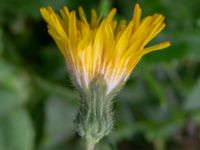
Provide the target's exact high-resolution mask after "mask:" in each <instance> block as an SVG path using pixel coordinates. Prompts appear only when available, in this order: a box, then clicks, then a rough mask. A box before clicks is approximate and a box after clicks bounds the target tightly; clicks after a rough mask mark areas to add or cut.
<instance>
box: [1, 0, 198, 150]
mask: <svg viewBox="0 0 200 150" xmlns="http://www.w3.org/2000/svg"><path fill="white" fill-rule="evenodd" d="M136 2H138V3H140V5H141V7H142V8H143V16H146V15H150V14H153V13H155V12H159V13H162V14H163V15H164V16H166V23H167V27H166V29H165V30H164V32H162V34H160V35H159V36H158V37H157V38H156V39H155V40H154V41H153V42H152V43H156V42H160V41H164V40H170V41H171V43H172V46H171V47H169V48H167V49H165V50H162V51H157V52H154V53H151V54H148V55H147V56H145V57H144V58H143V59H142V61H141V62H140V63H139V65H138V66H137V67H136V69H135V70H134V71H133V73H132V75H131V77H130V79H129V81H128V82H127V84H126V86H125V87H124V89H123V90H122V91H121V93H120V94H119V96H118V97H116V98H115V104H114V112H115V127H114V129H113V132H112V133H111V134H110V135H109V136H107V137H106V138H104V139H103V140H102V141H101V142H100V143H99V144H98V145H97V150H98V149H99V150H199V149H200V144H199V141H200V136H199V135H200V126H199V125H200V1H199V0H138V1H136V0H134V1H131V0H115V1H114V0H113V1H108V0H99V1H95V0H81V1H79V0H29V1H28V0H0V150H83V149H84V148H83V142H82V141H81V140H80V137H79V136H78V135H77V134H76V132H75V129H74V126H73V120H74V118H75V116H76V113H77V109H78V100H79V98H78V94H77V92H76V90H75V89H74V88H73V86H72V84H71V81H70V80H69V77H68V74H67V70H66V66H65V62H64V59H63V57H62V56H61V54H60V52H59V51H58V48H57V47H56V45H55V43H54V41H53V40H52V39H51V37H50V36H49V35H48V33H47V28H46V23H45V22H44V21H43V20H42V18H41V16H40V14H39V8H40V7H42V6H48V5H50V6H53V8H54V9H56V10H59V9H60V8H61V7H62V6H63V5H68V7H69V8H70V9H77V8H78V6H80V5H81V6H83V7H84V9H85V10H86V12H87V16H89V13H90V9H91V8H95V9H97V10H98V12H103V15H104V16H105V15H106V14H107V12H108V11H109V10H110V9H111V8H112V7H116V8H117V9H118V14H117V16H116V19H120V18H126V19H130V17H131V15H132V9H133V6H134V4H136Z"/></svg>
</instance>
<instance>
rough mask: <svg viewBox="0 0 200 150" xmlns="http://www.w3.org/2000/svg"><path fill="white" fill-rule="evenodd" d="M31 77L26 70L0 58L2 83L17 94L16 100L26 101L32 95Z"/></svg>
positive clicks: (0, 81) (0, 78) (0, 79)
mask: <svg viewBox="0 0 200 150" xmlns="http://www.w3.org/2000/svg"><path fill="white" fill-rule="evenodd" d="M29 81H30V79H29V76H28V74H26V72H24V71H22V70H21V69H18V68H16V67H15V66H12V65H11V64H9V63H7V62H6V61H4V60H2V59H1V60H0V84H1V86H3V87H4V88H6V89H8V90H9V91H11V92H13V93H14V94H16V100H18V101H19V102H20V103H24V102H25V101H27V100H28V97H29V96H30V92H31V87H30V82H29Z"/></svg>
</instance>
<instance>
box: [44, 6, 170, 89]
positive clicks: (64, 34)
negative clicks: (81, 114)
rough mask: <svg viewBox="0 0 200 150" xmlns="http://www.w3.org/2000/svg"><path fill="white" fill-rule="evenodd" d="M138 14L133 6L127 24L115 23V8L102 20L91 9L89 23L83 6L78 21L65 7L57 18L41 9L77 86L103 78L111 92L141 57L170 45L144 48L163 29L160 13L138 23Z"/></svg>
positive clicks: (52, 13)
mask: <svg viewBox="0 0 200 150" xmlns="http://www.w3.org/2000/svg"><path fill="white" fill-rule="evenodd" d="M141 12H142V11H141V8H140V6H139V4H136V6H135V9H134V13H133V17H132V19H131V20H130V22H129V23H128V24H126V21H125V20H122V21H121V22H120V23H118V22H117V21H116V20H114V19H113V17H114V16H115V14H116V9H112V10H111V11H110V13H109V14H108V16H107V17H106V18H105V19H103V20H101V18H100V17H98V16H97V13H96V11H95V10H92V11H91V21H90V22H89V21H88V20H87V18H86V16H85V13H84V10H83V9H82V7H80V8H79V16H80V17H79V18H80V19H79V18H77V16H76V12H75V11H71V12H70V11H69V9H68V8H67V7H64V8H63V9H61V11H60V15H58V14H56V13H55V12H54V11H53V9H52V8H51V7H47V8H41V14H42V16H43V18H44V19H45V20H46V22H47V23H48V31H49V33H50V35H51V36H52V37H53V38H54V40H55V41H56V43H57V45H58V47H59V49H60V51H61V52H62V54H63V55H64V57H65V59H66V62H67V65H68V68H69V70H70V73H72V75H73V76H74V78H75V80H76V83H77V84H78V85H80V86H82V84H85V85H86V86H87V85H88V84H89V83H90V81H91V80H93V79H94V78H95V77H96V76H98V75H102V76H103V77H104V78H105V80H106V82H107V84H108V87H109V90H110V91H111V90H112V89H113V88H114V87H115V86H117V85H118V84H119V83H121V82H123V81H125V80H126V79H127V78H128V77H129V75H130V73H131V71H132V70H133V69H134V67H135V66H136V64H137V63H138V62H139V60H140V59H141V57H142V56H143V55H145V54H147V53H149V52H151V51H155V50H159V49H163V48H166V47H168V46H169V45H170V43H169V42H163V43H160V44H157V45H154V46H150V47H145V46H146V45H147V43H148V42H149V41H151V40H152V39H153V38H154V37H155V36H156V35H157V34H158V33H160V32H161V30H163V28H164V27H165V23H163V20H164V17H163V16H162V15H161V14H154V15H152V16H147V17H145V18H144V19H142V20H141Z"/></svg>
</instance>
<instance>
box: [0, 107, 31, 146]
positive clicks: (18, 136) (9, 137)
mask: <svg viewBox="0 0 200 150" xmlns="http://www.w3.org/2000/svg"><path fill="white" fill-rule="evenodd" d="M33 147H34V131H33V127H32V124H31V121H30V118H29V115H28V113H27V112H26V111H25V110H23V109H22V108H18V109H13V111H12V112H10V113H9V114H6V115H4V116H0V149H1V150H33Z"/></svg>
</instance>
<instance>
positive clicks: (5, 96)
mask: <svg viewBox="0 0 200 150" xmlns="http://www.w3.org/2000/svg"><path fill="white" fill-rule="evenodd" d="M18 101H19V100H18V99H17V97H16V96H15V95H14V94H13V93H11V92H8V91H6V90H0V117H1V116H4V115H6V114H7V113H9V112H10V111H12V109H14V108H16V107H18V106H19V102H18Z"/></svg>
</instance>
